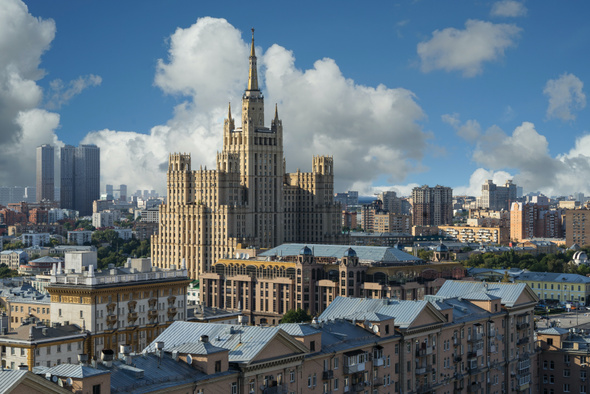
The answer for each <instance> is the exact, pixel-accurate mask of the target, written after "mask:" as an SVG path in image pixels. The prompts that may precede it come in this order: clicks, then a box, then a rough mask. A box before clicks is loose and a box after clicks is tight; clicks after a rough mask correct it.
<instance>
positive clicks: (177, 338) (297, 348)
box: [144, 321, 306, 363]
mask: <svg viewBox="0 0 590 394" xmlns="http://www.w3.org/2000/svg"><path fill="white" fill-rule="evenodd" d="M202 335H207V336H208V337H209V342H210V343H211V344H212V345H214V346H216V347H221V348H224V349H227V350H229V355H228V357H229V361H230V362H236V363H250V362H252V361H253V360H254V359H255V358H256V357H257V356H258V355H259V354H260V353H261V351H262V350H263V349H264V348H265V347H266V346H267V345H268V343H269V342H270V341H272V340H273V339H274V338H276V337H277V336H281V337H284V338H287V340H288V341H290V342H291V344H292V345H293V348H294V349H293V352H294V353H301V352H305V351H306V348H305V347H304V346H303V345H302V344H300V343H299V342H297V341H296V340H295V339H292V338H291V337H289V336H288V335H287V333H285V332H284V331H283V330H281V329H280V328H279V327H259V326H232V325H229V324H217V323H198V322H186V321H175V322H174V323H172V324H171V325H170V327H168V328H167V329H166V330H164V332H162V333H161V334H160V335H159V336H158V337H157V338H156V339H155V340H154V341H153V342H152V343H151V344H149V345H148V346H147V347H146V348H145V349H144V353H145V352H153V351H154V350H155V346H156V342H164V350H165V351H169V352H170V351H172V350H174V349H175V348H176V347H178V346H180V345H184V344H192V343H198V342H200V338H201V336H202Z"/></svg>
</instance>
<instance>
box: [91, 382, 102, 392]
mask: <svg viewBox="0 0 590 394" xmlns="http://www.w3.org/2000/svg"><path fill="white" fill-rule="evenodd" d="M92 394H100V384H95V385H94V386H92Z"/></svg>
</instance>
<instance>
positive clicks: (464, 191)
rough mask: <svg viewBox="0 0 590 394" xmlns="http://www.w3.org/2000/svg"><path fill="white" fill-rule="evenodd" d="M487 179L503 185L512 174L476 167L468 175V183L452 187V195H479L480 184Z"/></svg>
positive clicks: (511, 177)
mask: <svg viewBox="0 0 590 394" xmlns="http://www.w3.org/2000/svg"><path fill="white" fill-rule="evenodd" d="M488 179H491V180H492V181H494V183H495V184H496V185H503V184H504V183H505V182H506V181H507V180H510V179H513V175H511V174H510V173H509V172H506V171H491V170H486V169H485V168H478V169H477V170H475V171H474V172H473V173H472V174H471V176H470V177H469V185H468V186H457V187H455V188H453V195H454V196H476V197H477V196H481V186H482V185H483V184H484V182H485V181H487V180H488Z"/></svg>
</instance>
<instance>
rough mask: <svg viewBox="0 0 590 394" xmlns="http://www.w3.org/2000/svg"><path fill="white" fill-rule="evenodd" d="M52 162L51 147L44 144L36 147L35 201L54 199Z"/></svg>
mask: <svg viewBox="0 0 590 394" xmlns="http://www.w3.org/2000/svg"><path fill="white" fill-rule="evenodd" d="M54 160H55V159H54V150H53V146H51V145H48V144H44V145H41V146H38V147H37V191H36V197H37V201H41V200H49V201H53V199H54V190H55V186H54V177H55V175H54V174H55V171H54ZM30 197H32V196H30Z"/></svg>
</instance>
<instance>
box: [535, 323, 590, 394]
mask: <svg viewBox="0 0 590 394" xmlns="http://www.w3.org/2000/svg"><path fill="white" fill-rule="evenodd" d="M589 339H590V338H589V337H588V334H587V332H579V331H577V330H576V329H573V330H567V329H564V328H559V327H551V328H547V329H545V330H539V331H537V340H538V341H539V346H540V348H541V355H540V360H539V380H538V387H539V391H538V392H539V393H541V392H542V393H548V394H550V393H553V394H560V393H581V394H584V393H587V392H589V391H590V386H589V378H590V376H589V374H590V371H588V362H589V361H590V346H588V344H589Z"/></svg>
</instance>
